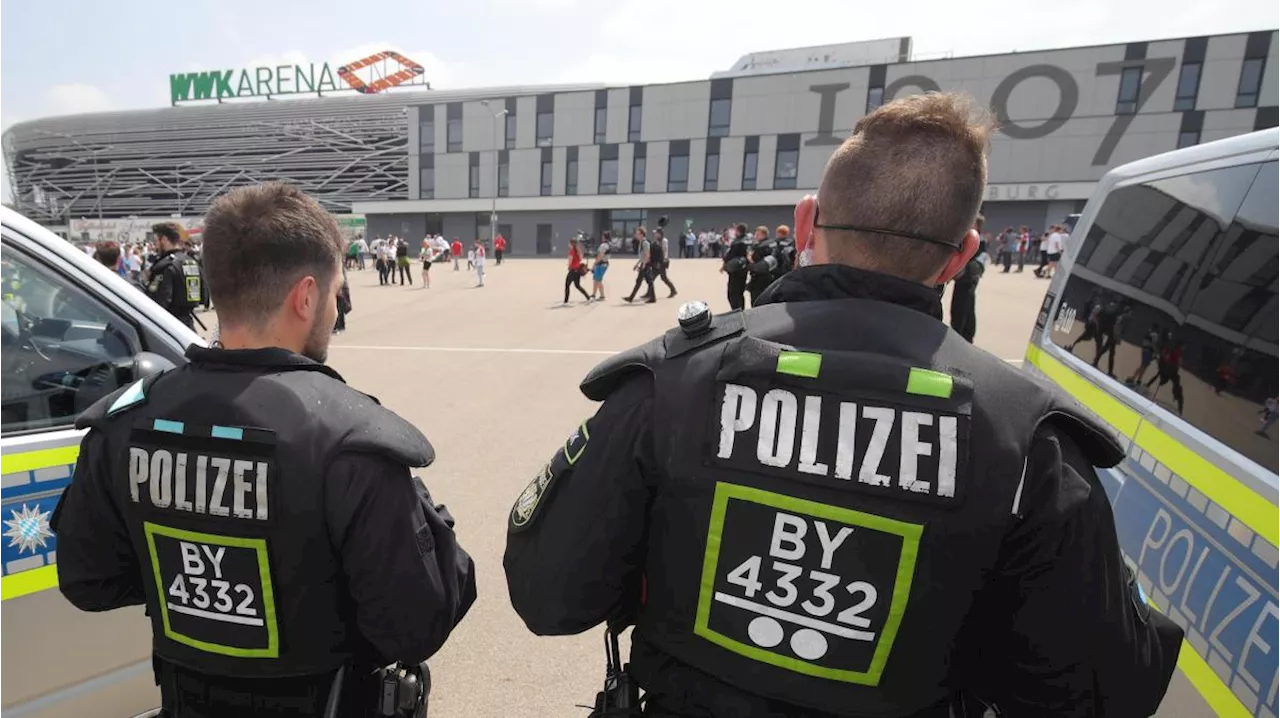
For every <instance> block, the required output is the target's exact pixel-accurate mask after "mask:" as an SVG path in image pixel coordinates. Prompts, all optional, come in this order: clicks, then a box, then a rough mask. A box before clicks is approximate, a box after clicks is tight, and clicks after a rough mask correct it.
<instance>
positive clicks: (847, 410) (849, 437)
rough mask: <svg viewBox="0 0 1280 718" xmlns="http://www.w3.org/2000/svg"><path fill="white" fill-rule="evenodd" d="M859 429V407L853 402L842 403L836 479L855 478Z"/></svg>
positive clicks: (837, 444) (837, 442)
mask: <svg viewBox="0 0 1280 718" xmlns="http://www.w3.org/2000/svg"><path fill="white" fill-rule="evenodd" d="M857 429H858V405H857V404H855V403H853V402H851V401H842V402H840V429H839V436H838V439H837V440H836V478H837V479H844V480H846V481H848V480H849V479H850V478H852V477H853V449H854V438H855V437H856V436H857V433H858V432H857Z"/></svg>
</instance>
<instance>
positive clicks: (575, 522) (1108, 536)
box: [503, 92, 1183, 718]
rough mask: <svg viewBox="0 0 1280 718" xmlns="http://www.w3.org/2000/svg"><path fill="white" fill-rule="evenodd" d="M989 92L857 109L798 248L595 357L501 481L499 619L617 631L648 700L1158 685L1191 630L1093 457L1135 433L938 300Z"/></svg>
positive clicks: (754, 708)
mask: <svg viewBox="0 0 1280 718" xmlns="http://www.w3.org/2000/svg"><path fill="white" fill-rule="evenodd" d="M979 112H980V111H978V110H975V109H974V107H973V105H972V103H971V101H969V100H968V99H967V98H962V97H961V96H959V95H957V94H953V93H939V92H930V93H927V94H920V95H913V96H911V97H906V98H902V99H898V100H894V101H892V102H889V103H887V104H884V105H881V106H880V107H879V108H877V109H875V110H874V111H872V112H871V113H869V114H867V115H866V116H865V117H863V118H862V119H860V120H859V121H858V123H857V125H855V127H854V128H853V132H852V133H851V135H850V137H849V138H848V139H847V140H845V141H844V143H843V144H842V145H841V146H840V147H838V148H837V149H836V150H835V152H834V153H833V154H832V156H831V159H830V160H829V161H828V162H827V164H826V169H825V172H824V176H823V177H822V179H821V180H820V182H819V188H818V194H817V196H816V197H814V196H812V195H810V196H808V197H805V198H804V199H802V200H801V201H800V203H799V205H798V206H797V207H796V210H795V216H796V218H797V222H796V234H797V239H798V240H799V241H798V245H799V246H800V247H801V249H802V251H803V252H808V253H809V254H810V261H809V262H808V265H809V266H803V267H801V268H799V269H796V270H795V271H792V272H790V273H788V274H787V275H786V276H784V277H782V278H781V279H779V280H778V282H777V283H776V284H774V285H773V286H771V287H770V288H769V290H768V291H767V292H766V293H765V295H764V296H763V297H762V298H761V303H760V304H759V305H758V306H756V307H754V308H752V309H749V310H746V311H745V312H743V313H738V312H729V313H724V314H720V315H713V314H712V313H711V312H710V310H709V309H708V307H707V306H706V305H705V304H702V303H697V302H691V303H689V304H687V305H686V306H685V307H683V308H682V310H681V312H680V313H679V323H680V326H679V327H678V328H672V329H671V330H670V331H668V332H666V333H665V334H664V335H663V336H659V337H657V338H655V339H654V340H653V341H651V342H648V343H646V344H644V345H642V346H640V347H637V348H635V349H632V350H629V351H626V352H623V353H621V354H619V355H617V356H614V357H612V358H610V359H608V360H606V361H605V362H604V363H603V364H601V365H600V366H597V367H596V368H595V369H593V370H592V371H591V372H590V373H589V374H588V375H587V376H586V378H585V379H584V380H583V381H582V382H581V384H580V389H581V391H582V392H583V394H584V395H585V396H586V397H587V398H588V399H591V400H592V401H597V402H603V404H602V405H600V406H599V407H598V411H596V413H595V415H594V416H591V417H589V418H587V419H586V420H585V421H580V422H577V421H575V422H574V430H573V431H572V433H570V434H569V436H568V438H567V440H566V441H564V442H563V443H559V444H557V446H556V450H555V453H554V454H553V455H552V456H551V458H550V461H549V462H548V463H547V464H545V465H544V466H543V468H542V469H541V470H540V471H539V472H537V474H536V475H535V476H534V477H533V479H532V480H531V481H530V482H529V484H528V485H527V486H526V487H525V489H524V491H523V492H521V493H520V494H519V496H518V497H516V500H515V501H514V503H513V504H512V507H511V510H510V512H509V514H508V519H507V545H506V553H505V554H504V557H503V568H504V570H505V572H506V578H507V590H508V595H509V596H510V599H511V605H512V606H513V608H514V609H515V611H516V613H517V614H518V615H519V616H520V618H521V619H522V620H523V621H524V623H525V625H526V626H527V627H528V628H529V630H530V631H532V632H533V633H535V634H537V635H542V636H549V635H563V634H574V633H581V632H583V631H584V630H588V629H590V628H591V627H593V626H597V625H600V624H602V623H605V624H607V625H608V627H609V628H608V630H609V631H610V632H611V633H612V634H614V635H615V637H616V633H617V632H618V631H620V630H621V629H622V628H623V627H626V626H634V628H633V629H632V631H631V633H630V638H629V644H630V649H631V655H630V660H629V662H626V661H620V664H624V667H623V670H624V671H625V672H626V674H627V676H629V677H630V678H631V679H632V681H633V682H634V684H635V685H637V686H638V687H639V689H642V690H643V691H644V714H645V715H648V716H664V717H667V716H716V717H720V716H787V717H792V716H836V715H867V716H870V715H876V716H894V717H901V716H912V717H913V718H942V717H945V716H977V715H982V714H983V710H984V709H982V708H980V707H979V706H978V703H979V701H978V700H977V698H981V699H982V700H983V701H985V702H987V703H990V704H994V705H995V706H997V707H998V709H999V711H1000V714H1001V715H1008V716H1035V717H1037V718H1039V717H1041V716H1065V715H1072V716H1077V715H1078V716H1126V717H1127V716H1149V715H1152V714H1153V713H1155V712H1156V710H1157V708H1158V707H1159V705H1160V702H1161V700H1162V699H1163V697H1164V695H1165V691H1166V690H1167V689H1168V686H1169V681H1170V679H1171V678H1172V677H1173V674H1174V670H1175V668H1176V663H1177V658H1178V653H1179V650H1180V649H1181V647H1182V639H1183V630H1182V628H1181V627H1180V626H1179V625H1178V624H1177V623H1175V622H1174V620H1173V619H1171V618H1169V617H1167V616H1165V615H1163V614H1160V613H1159V612H1156V611H1153V610H1152V609H1151V607H1150V606H1149V605H1148V604H1147V602H1146V600H1145V598H1144V596H1143V593H1142V590H1141V588H1140V586H1139V583H1138V577H1137V576H1136V575H1135V573H1134V571H1133V570H1131V569H1130V568H1129V567H1128V566H1127V565H1126V562H1125V556H1124V555H1123V554H1122V553H1121V551H1120V542H1119V539H1118V537H1117V532H1116V525H1115V519H1114V517H1113V515H1112V509H1111V505H1110V503H1109V502H1108V500H1107V494H1106V491H1105V490H1104V489H1103V484H1102V481H1101V479H1100V478H1099V476H1098V468H1099V467H1112V466H1116V465H1117V464H1119V463H1120V462H1121V461H1122V460H1123V459H1124V458H1125V449H1124V448H1123V447H1121V446H1120V445H1119V444H1118V443H1117V441H1116V440H1115V439H1114V438H1113V436H1112V432H1111V431H1110V430H1109V429H1108V428H1107V427H1105V426H1104V425H1102V424H1100V423H1099V422H1098V420H1097V419H1094V418H1093V417H1092V416H1091V415H1090V414H1089V413H1087V412H1086V411H1085V410H1084V409H1083V408H1082V407H1081V406H1080V405H1079V404H1078V403H1077V402H1076V401H1074V400H1073V399H1072V398H1071V397H1069V396H1067V395H1066V394H1065V393H1063V392H1062V391H1061V390H1060V389H1057V388H1056V387H1055V385H1053V384H1051V383H1049V382H1046V381H1042V380H1039V379H1036V378H1034V377H1031V376H1029V375H1027V374H1026V373H1024V372H1022V371H1020V370H1018V369H1016V368H1013V367H1010V366H1009V365H1008V364H1007V363H1006V362H1004V361H1002V360H1001V359H999V358H996V357H993V356H991V355H990V354H988V353H986V352H984V351H982V350H980V349H978V348H976V347H974V346H973V345H972V344H970V343H969V342H966V341H964V340H963V339H961V338H960V337H959V336H956V335H955V334H954V333H953V332H951V331H949V330H948V329H947V328H946V327H945V326H944V325H943V324H942V322H941V321H940V318H941V316H942V306H941V304H940V302H939V300H938V296H937V294H936V293H935V292H934V290H933V287H934V286H936V285H938V284H944V283H946V281H948V280H949V279H950V278H951V277H952V276H953V275H955V274H957V273H958V272H959V271H960V270H961V269H962V268H964V266H965V265H966V264H967V263H968V261H969V259H970V258H971V257H972V256H973V255H974V253H975V252H976V251H977V248H978V242H979V239H978V237H979V235H978V233H977V232H975V231H974V230H973V223H974V219H975V217H976V215H977V214H978V209H979V207H980V205H981V203H982V200H983V197H984V195H985V194H986V157H985V155H986V150H987V147H988V146H989V137H990V134H991V133H992V132H993V131H994V130H995V123H994V122H992V121H991V120H988V119H985V118H983V119H976V118H975V115H977V114H978V113H979ZM615 645H616V644H615ZM550 647H551V646H548V648H550ZM544 660H555V658H554V656H545V657H544ZM611 679H617V680H624V679H625V676H611ZM625 712H626V711H625V710H623V711H619V713H625Z"/></svg>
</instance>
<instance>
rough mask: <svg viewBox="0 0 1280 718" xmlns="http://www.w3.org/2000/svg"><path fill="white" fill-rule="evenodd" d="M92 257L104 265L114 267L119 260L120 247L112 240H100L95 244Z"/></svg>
mask: <svg viewBox="0 0 1280 718" xmlns="http://www.w3.org/2000/svg"><path fill="white" fill-rule="evenodd" d="M93 258H94V259H96V260H98V263H99V264H101V265H103V266H104V267H111V268H112V269H114V268H115V266H116V263H118V262H119V261H120V247H119V246H118V245H116V243H114V242H102V243H100V244H97V245H95V248H94V250H93Z"/></svg>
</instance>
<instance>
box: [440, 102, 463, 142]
mask: <svg viewBox="0 0 1280 718" xmlns="http://www.w3.org/2000/svg"><path fill="white" fill-rule="evenodd" d="M445 118H446V119H445V126H444V127H445V130H444V131H445V151H446V152H461V151H462V103H461V102H450V103H449V104H448V105H446V106H445Z"/></svg>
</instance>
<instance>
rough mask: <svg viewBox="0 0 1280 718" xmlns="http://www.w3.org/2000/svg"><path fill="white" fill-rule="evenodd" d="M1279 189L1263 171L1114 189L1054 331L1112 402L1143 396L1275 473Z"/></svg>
mask: <svg viewBox="0 0 1280 718" xmlns="http://www.w3.org/2000/svg"><path fill="white" fill-rule="evenodd" d="M1255 180H1256V181H1255ZM1276 189H1277V188H1276V163H1275V162H1270V163H1267V164H1265V165H1260V164H1252V165H1244V166H1236V167H1227V168H1223V169H1217V170H1209V171H1204V172H1197V173H1191V174H1186V175H1181V176H1177V177H1171V178H1166V179H1161V180H1153V181H1150V182H1147V183H1144V184H1140V185H1132V186H1128V187H1122V188H1119V189H1117V190H1115V191H1113V192H1112V193H1111V194H1110V195H1108V197H1107V199H1106V201H1105V202H1104V203H1103V205H1102V207H1101V208H1100V209H1099V211H1098V214H1097V217H1096V218H1095V220H1094V223H1093V225H1092V226H1091V227H1090V228H1089V231H1088V234H1087V235H1086V237H1085V239H1084V242H1083V243H1082V246H1081V247H1080V251H1079V254H1078V255H1077V257H1076V261H1075V264H1074V266H1073V268H1072V271H1071V276H1070V278H1069V279H1068V280H1067V284H1066V286H1065V288H1064V289H1063V298H1062V302H1061V303H1060V304H1059V308H1058V313H1057V315H1056V317H1055V319H1054V322H1053V326H1052V330H1051V333H1050V337H1051V339H1052V341H1053V342H1054V343H1055V344H1058V345H1059V346H1062V347H1064V348H1065V349H1067V350H1068V351H1070V352H1072V353H1073V354H1075V355H1076V356H1078V357H1080V358H1081V359H1083V360H1084V361H1086V362H1089V363H1091V364H1093V366H1095V367H1096V368H1098V369H1099V370H1100V371H1102V372H1105V373H1106V374H1107V375H1108V376H1110V377H1111V379H1113V380H1114V384H1113V386H1114V388H1115V389H1116V391H1117V392H1130V393H1133V394H1137V395H1140V396H1143V397H1146V398H1148V399H1151V400H1152V401H1154V402H1155V403H1157V404H1159V405H1160V406H1162V407H1164V408H1165V409H1168V410H1169V411H1170V412H1173V413H1175V414H1179V415H1181V416H1182V417H1183V418H1185V419H1186V420H1187V421H1188V422H1190V423H1191V424H1193V425H1195V426H1196V427H1197V428H1199V429H1200V430H1201V431H1203V432H1205V433H1207V434H1209V435H1210V436H1213V437H1214V438H1216V439H1218V440H1219V441H1222V442H1223V443H1225V444H1227V445H1229V446H1231V447H1232V448H1234V449H1236V450H1237V451H1239V452H1240V453H1242V454H1244V455H1245V456H1248V457H1250V458H1252V459H1253V460H1254V461H1256V462H1258V463H1259V464H1261V465H1263V466H1265V467H1267V468H1268V469H1269V470H1271V471H1273V472H1274V471H1276V468H1277V454H1276V439H1275V435H1276V428H1275V427H1274V426H1272V423H1273V422H1274V421H1275V396H1276V383H1277V382H1276V371H1277V361H1276V355H1277V350H1276V345H1277V342H1276V323H1277V315H1276V289H1275V285H1276V280H1277V238H1276V202H1275V197H1276Z"/></svg>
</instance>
